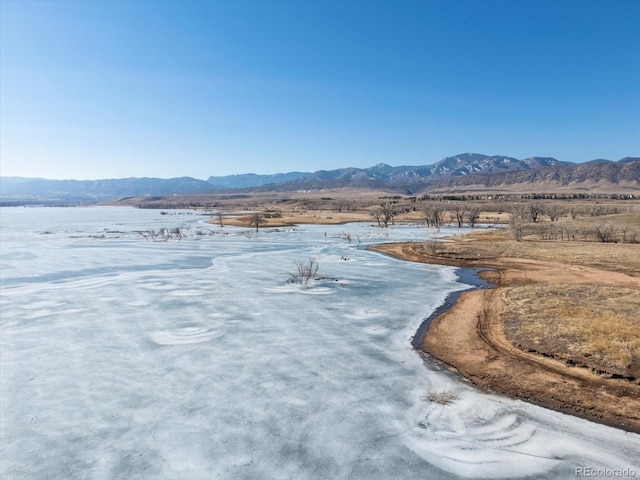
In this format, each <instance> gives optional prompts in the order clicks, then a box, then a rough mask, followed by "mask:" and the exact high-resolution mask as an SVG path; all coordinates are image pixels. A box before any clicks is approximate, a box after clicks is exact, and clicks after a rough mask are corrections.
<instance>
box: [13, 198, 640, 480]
mask: <svg viewBox="0 0 640 480" xmlns="http://www.w3.org/2000/svg"><path fill="white" fill-rule="evenodd" d="M182 213H183V214H181V215H161V214H160V212H158V211H156V210H136V209H127V208H108V207H92V208H66V209H65V208H4V209H0V225H1V231H0V234H1V237H2V239H1V242H0V254H1V259H2V262H1V265H0V278H1V297H0V314H1V327H2V336H1V345H0V346H1V349H0V355H1V362H2V363H1V371H0V373H1V377H0V378H1V391H0V400H1V404H2V406H1V411H0V414H1V417H0V420H1V430H0V435H1V438H0V447H1V452H0V455H1V457H0V477H1V478H3V479H5V478H6V479H51V478H65V479H76V478H91V479H113V478H123V479H136V478H161V479H164V478H166V479H176V478H185V479H187V478H188V479H210V478H232V479H321V478H332V479H340V478H343V479H349V478H351V479H389V478H397V479H414V478H415V479H425V478H429V479H438V478H457V477H473V478H478V477H482V478H485V477H486V478H520V477H527V478H548V479H556V478H574V477H575V472H576V468H578V467H580V468H582V467H586V468H593V469H604V468H609V469H628V470H627V472H634V473H636V476H640V436H639V435H635V434H631V433H625V432H623V431H621V430H617V429H613V428H610V427H606V426H602V425H597V424H595V423H591V422H588V421H586V420H581V419H578V418H574V417H570V416H566V415H562V414H559V413H556V412H552V411H549V410H545V409H542V408H539V407H536V406H533V405H529V404H526V403H523V402H520V401H515V400H511V399H507V398H504V397H500V396H496V395H490V394H487V393H484V392H482V391H479V390H478V389H476V388H474V387H472V386H470V385H469V384H467V383H465V382H463V381H461V380H460V379H459V378H458V377H456V376H455V375H452V374H451V373H449V372H448V371H447V370H446V369H443V368H442V367H440V366H439V365H438V364H436V363H435V362H431V361H426V362H425V361H424V360H423V359H422V358H421V357H420V356H419V355H418V354H417V353H416V352H415V351H414V350H413V349H412V348H411V345H410V340H411V337H412V336H413V335H414V333H415V331H416V330H417V328H418V326H419V324H420V323H421V321H422V319H423V318H425V317H427V316H429V314H430V313H431V312H432V311H433V310H434V309H435V308H436V307H437V306H438V305H440V304H441V303H442V302H443V301H444V299H445V298H446V296H447V294H448V293H449V292H452V291H455V290H459V289H461V288H465V285H461V284H460V283H458V282H457V281H456V280H457V276H456V269H454V268H451V267H441V266H429V265H422V264H413V263H409V262H403V261H399V260H395V259H392V258H389V257H386V256H384V255H381V254H378V253H374V252H370V251H367V250H365V249H364V248H362V247H364V246H366V245H369V244H373V243H377V242H384V241H397V240H422V239H426V238H429V237H432V236H442V235H445V234H452V233H459V232H460V230H458V229H457V228H453V229H450V230H447V229H443V231H442V232H439V233H438V232H436V231H434V230H429V229H426V228H425V227H423V226H413V227H412V226H394V227H391V228H389V229H380V228H374V227H372V226H370V225H368V224H349V225H338V226H323V225H315V226H300V227H295V228H293V227H291V228H281V229H263V230H262V231H261V232H260V233H259V234H257V235H256V234H255V232H252V231H251V230H247V229H239V228H231V227H224V228H220V227H217V226H214V225H208V224H207V223H206V218H205V217H202V216H199V215H196V214H194V213H193V212H182ZM177 226H180V227H184V232H185V234H186V236H185V238H183V239H182V240H180V241H177V240H168V241H152V240H145V239H144V238H143V237H142V236H141V235H140V234H138V233H136V231H139V230H150V229H156V230H157V229H159V228H161V227H169V228H174V227H177ZM196 231H200V234H196ZM347 234H348V235H347ZM348 236H350V237H351V241H349V240H348ZM310 257H314V258H315V259H316V260H317V261H318V263H319V265H320V270H319V272H318V273H319V275H321V276H322V277H323V278H322V279H321V280H318V281H315V282H313V283H312V284H311V285H310V286H309V287H303V286H298V285H291V284H287V279H288V278H289V275H288V272H291V271H293V270H295V264H296V262H298V261H306V260H307V259H308V258H310ZM442 390H453V391H454V392H455V394H456V396H457V400H455V401H454V402H453V403H450V404H447V405H441V404H438V403H435V402H429V401H427V400H425V394H426V393H427V392H429V391H432V392H438V391H442Z"/></svg>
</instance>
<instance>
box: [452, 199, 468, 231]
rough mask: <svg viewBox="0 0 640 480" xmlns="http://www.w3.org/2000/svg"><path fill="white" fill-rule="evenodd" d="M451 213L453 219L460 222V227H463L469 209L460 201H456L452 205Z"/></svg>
mask: <svg viewBox="0 0 640 480" xmlns="http://www.w3.org/2000/svg"><path fill="white" fill-rule="evenodd" d="M451 215H452V217H453V220H455V222H456V223H457V224H458V228H462V224H463V223H464V219H465V217H466V216H467V211H466V210H465V208H464V207H463V206H461V205H460V204H458V203H454V204H453V206H452V207H451Z"/></svg>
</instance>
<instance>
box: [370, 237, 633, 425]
mask: <svg viewBox="0 0 640 480" xmlns="http://www.w3.org/2000/svg"><path fill="white" fill-rule="evenodd" d="M372 249H373V250H376V251H379V252H383V253H386V254H389V255H393V256H395V257H397V258H400V259H404V260H410V261H417V262H424V263H436V264H443V265H453V266H461V267H472V268H480V267H488V268H492V269H494V270H492V271H483V272H481V273H480V276H481V277H482V278H484V279H485V280H487V281H489V282H491V283H492V284H494V285H496V288H492V289H488V290H474V291H469V292H464V293H462V294H461V295H460V297H459V298H458V300H457V302H456V303H455V305H453V307H452V308H451V309H450V310H448V311H446V312H444V313H443V314H441V315H440V316H438V317H436V318H435V319H434V320H433V321H432V322H431V324H430V325H429V328H428V331H427V334H426V336H425V339H424V343H423V345H422V348H423V350H424V351H425V352H427V353H428V354H429V355H431V356H433V357H435V358H438V359H440V360H442V361H443V362H445V363H447V364H448V365H450V366H451V367H453V368H454V369H455V370H457V371H458V372H459V373H460V374H461V375H463V376H464V377H466V378H467V379H469V380H470V381H472V382H473V383H475V384H477V385H479V386H481V387H484V388H487V389H489V390H491V391H495V392H498V393H502V394H505V395H508V396H511V397H514V398H519V399H522V400H525V401H528V402H531V403H534V404H537V405H540V406H543V407H546V408H551V409H554V410H557V411H560V412H563V413H568V414H572V415H576V416H580V417H584V418H587V419H589V420H593V421H596V422H599V423H604V424H608V425H612V426H615V427H618V428H621V429H624V430H627V431H632V432H637V433H640V384H638V382H637V381H635V382H634V381H628V380H624V379H616V378H610V376H606V375H605V376H603V375H600V374H597V373H594V372H592V371H591V370H590V369H587V368H580V367H575V366H573V367H572V366H569V365H567V363H565V362H561V361H558V360H555V359H553V358H548V357H545V356H543V355H539V354H537V353H532V352H527V351H524V350H521V349H519V348H517V347H516V346H514V345H513V344H512V343H511V342H509V341H508V340H507V338H506V336H505V332H504V325H503V322H502V321H501V311H502V308H503V290H504V288H506V287H508V286H517V285H530V284H545V285H554V284H557V285H567V284H597V285H607V286H619V287H625V288H637V289H640V279H639V278H637V277H633V276H630V275H626V274H623V273H619V272H615V271H606V270H601V269H597V268H591V267H587V266H582V265H569V264H559V263H556V262H546V261H538V260H531V259H523V258H493V259H488V258H483V259H481V260H473V259H468V258H465V259H456V258H438V257H437V256H433V255H429V254H426V253H425V252H424V249H423V248H420V247H419V244H415V243H408V244H385V245H379V246H375V247H372Z"/></svg>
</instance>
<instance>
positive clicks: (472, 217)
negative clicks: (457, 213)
mask: <svg viewBox="0 0 640 480" xmlns="http://www.w3.org/2000/svg"><path fill="white" fill-rule="evenodd" d="M479 218H480V208H478V207H472V208H470V209H469V211H468V212H467V221H468V222H469V225H471V228H473V227H475V226H476V223H477V222H478V219H479Z"/></svg>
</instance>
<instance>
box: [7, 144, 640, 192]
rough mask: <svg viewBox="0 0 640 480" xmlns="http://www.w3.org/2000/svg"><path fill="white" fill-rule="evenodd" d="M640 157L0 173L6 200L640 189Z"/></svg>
mask: <svg viewBox="0 0 640 480" xmlns="http://www.w3.org/2000/svg"><path fill="white" fill-rule="evenodd" d="M639 182H640V158H632V157H626V158H623V159H621V160H619V161H617V162H612V161H610V160H593V161H590V162H585V163H578V164H574V163H569V162H561V161H559V160H556V159H555V158H549V157H530V158H525V159H516V158H513V157H506V156H497V155H496V156H488V155H481V154H477V153H463V154H460V155H456V156H452V157H447V158H444V159H442V160H440V161H438V162H436V163H434V164H431V165H422V166H398V167H393V166H390V165H386V164H384V163H381V164H378V165H375V166H373V167H369V168H353V167H350V168H340V169H336V170H319V171H316V172H289V173H279V174H274V175H258V174H252V173H249V174H242V175H228V176H211V177H209V178H208V179H207V180H206V181H205V180H198V179H195V178H191V177H181V178H171V179H161V178H123V179H106V180H47V179H42V178H23V177H0V199H2V200H3V201H5V202H6V201H24V200H41V201H66V202H97V201H105V200H111V199H115V198H123V197H141V196H166V195H176V194H195V193H198V194H201V193H214V192H220V191H229V190H240V191H297V190H321V189H330V188H347V187H352V188H369V189H381V190H389V191H394V192H401V193H407V194H416V193H425V192H428V191H438V192H440V191H442V192H445V191H461V190H469V189H470V188H471V187H473V188H471V189H476V190H478V189H479V190H483V189H490V190H496V189H498V188H507V187H509V186H511V187H512V188H518V186H524V185H528V188H538V191H546V190H541V188H543V187H544V188H576V189H579V190H585V189H586V190H589V189H592V188H593V187H594V185H602V184H603V183H604V184H606V186H607V188H613V187H612V186H618V187H620V188H624V189H629V188H631V189H633V190H636V189H639V188H640V184H639Z"/></svg>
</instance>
